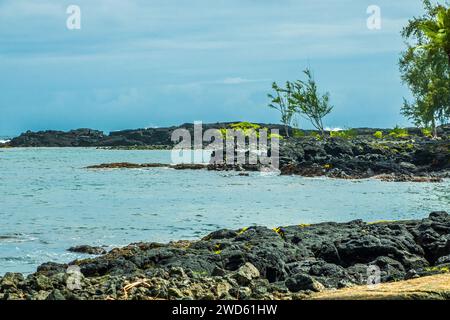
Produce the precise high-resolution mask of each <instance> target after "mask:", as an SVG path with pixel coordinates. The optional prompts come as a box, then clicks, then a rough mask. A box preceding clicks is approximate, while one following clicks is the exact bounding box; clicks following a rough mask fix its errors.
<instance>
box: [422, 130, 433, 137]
mask: <svg viewBox="0 0 450 320" xmlns="http://www.w3.org/2000/svg"><path fill="white" fill-rule="evenodd" d="M420 131H421V132H422V134H423V136H424V137H428V138H432V137H433V133H432V132H431V129H429V128H423V129H421V130H420Z"/></svg>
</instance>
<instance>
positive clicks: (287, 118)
mask: <svg viewBox="0 0 450 320" xmlns="http://www.w3.org/2000/svg"><path fill="white" fill-rule="evenodd" d="M272 89H273V90H274V91H275V93H274V94H268V95H267V96H268V97H269V98H270V99H271V102H270V104H269V107H270V108H273V109H275V110H278V111H279V112H280V114H281V123H282V124H283V125H284V130H285V132H286V136H287V137H289V126H290V125H291V123H292V118H293V116H294V114H295V106H294V105H293V104H292V84H291V83H290V82H289V81H288V82H286V87H285V88H282V87H280V86H279V85H278V84H277V83H276V82H274V83H273V84H272Z"/></svg>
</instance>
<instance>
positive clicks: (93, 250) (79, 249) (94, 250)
mask: <svg viewBox="0 0 450 320" xmlns="http://www.w3.org/2000/svg"><path fill="white" fill-rule="evenodd" d="M67 251H70V252H76V253H86V254H95V255H100V254H105V253H106V250H105V249H104V248H102V247H92V246H88V245H81V246H76V247H71V248H69V249H67Z"/></svg>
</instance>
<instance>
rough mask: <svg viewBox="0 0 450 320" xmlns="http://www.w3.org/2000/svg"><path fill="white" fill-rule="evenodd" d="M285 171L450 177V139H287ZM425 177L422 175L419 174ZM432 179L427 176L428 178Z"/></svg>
mask: <svg viewBox="0 0 450 320" xmlns="http://www.w3.org/2000/svg"><path fill="white" fill-rule="evenodd" d="M280 169H281V173H282V174H298V175H302V176H328V177H333V178H370V177H374V176H378V175H382V176H380V179H383V180H386V181H411V180H416V181H433V180H435V181H439V179H440V178H442V177H450V175H449V170H450V140H448V139H445V140H431V139H425V138H418V137H414V138H409V139H375V138H368V137H365V138H363V139H361V138H355V139H343V138H329V139H327V140H324V141H318V140H317V139H314V138H301V139H288V140H285V141H283V142H282V143H281V146H280ZM417 177H422V179H420V178H417ZM427 177H428V178H429V179H425V178H427Z"/></svg>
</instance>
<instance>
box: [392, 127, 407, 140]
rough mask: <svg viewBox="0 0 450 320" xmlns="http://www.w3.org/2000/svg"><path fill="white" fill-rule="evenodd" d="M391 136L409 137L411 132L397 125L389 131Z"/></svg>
mask: <svg viewBox="0 0 450 320" xmlns="http://www.w3.org/2000/svg"><path fill="white" fill-rule="evenodd" d="M389 136H390V137H392V138H395V139H399V138H407V137H409V134H408V130H406V129H403V128H400V127H399V126H395V128H394V129H392V130H391V131H390V132H389Z"/></svg>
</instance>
